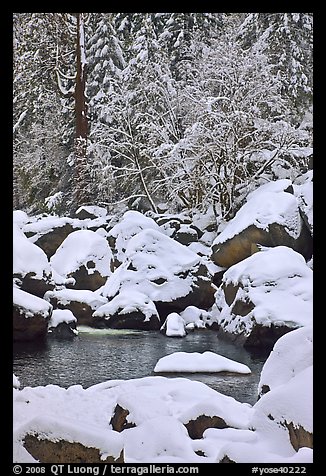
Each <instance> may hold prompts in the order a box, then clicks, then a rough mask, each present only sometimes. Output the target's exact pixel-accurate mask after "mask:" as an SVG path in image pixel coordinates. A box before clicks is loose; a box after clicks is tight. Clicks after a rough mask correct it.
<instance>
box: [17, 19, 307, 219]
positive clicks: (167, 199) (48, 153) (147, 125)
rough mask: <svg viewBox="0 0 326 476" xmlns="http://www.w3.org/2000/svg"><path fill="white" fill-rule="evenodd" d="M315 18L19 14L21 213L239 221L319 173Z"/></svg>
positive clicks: (18, 190)
mask: <svg viewBox="0 0 326 476" xmlns="http://www.w3.org/2000/svg"><path fill="white" fill-rule="evenodd" d="M312 36H313V28H312V14H311V13H71V14H68V13H17V14H14V17H13V38H14V45H13V49H14V71H13V90H14V96H13V117H14V121H13V123H14V126H13V134H14V138H13V152H14V158H13V166H14V185H13V190H14V208H18V209H24V210H25V211H28V212H30V213H42V212H48V213H58V214H64V213H68V212H73V211H75V210H76V209H77V208H78V206H81V205H90V204H95V203H96V204H97V205H100V206H105V207H107V209H109V210H115V209H119V208H121V207H122V208H123V207H126V206H128V207H129V208H135V209H140V210H142V211H147V210H152V211H154V212H156V213H157V212H158V211H159V209H160V206H163V208H164V210H169V211H171V212H173V211H174V212H180V211H186V212H187V213H190V214H191V213H192V212H193V210H199V211H204V212H205V211H207V210H208V209H211V210H213V212H214V214H215V216H216V217H220V218H221V219H226V220H228V219H230V218H232V217H233V216H234V215H235V213H236V212H237V210H238V209H239V208H240V207H241V205H242V204H243V203H244V200H245V198H246V196H247V195H248V193H249V192H250V191H252V190H254V189H255V188H257V187H258V186H259V185H261V184H264V183H265V182H267V181H270V180H277V179H280V178H289V179H291V180H293V179H294V178H296V177H297V176H298V175H301V174H302V173H305V172H306V171H307V170H308V169H309V168H311V167H312Z"/></svg>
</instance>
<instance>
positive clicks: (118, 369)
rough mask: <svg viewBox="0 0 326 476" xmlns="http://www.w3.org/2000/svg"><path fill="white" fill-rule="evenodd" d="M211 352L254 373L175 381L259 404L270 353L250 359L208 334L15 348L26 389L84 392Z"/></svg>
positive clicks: (98, 338)
mask: <svg viewBox="0 0 326 476" xmlns="http://www.w3.org/2000/svg"><path fill="white" fill-rule="evenodd" d="M204 351H211V352H216V353H218V354H221V355H223V356H225V357H228V358H230V359H233V360H236V361H238V362H241V363H243V364H245V365H247V366H248V367H249V368H250V369H251V371H252V373H251V374H250V375H227V374H198V373H196V374H180V373H178V374H173V375H171V374H166V375H167V376H169V377H170V378H173V377H176V376H177V377H180V376H181V377H186V378H190V379H193V380H199V381H201V382H203V383H205V384H206V385H209V386H210V387H212V388H214V389H215V390H217V391H219V392H222V393H224V394H225V395H230V396H233V397H234V398H237V399H238V400H239V401H242V402H247V403H251V404H253V403H255V402H256V400H257V385H258V382H259V376H260V371H261V368H262V365H263V363H264V361H265V360H266V355H263V356H262V355H260V356H259V355H258V356H257V355H251V354H250V353H249V352H247V351H246V350H245V349H243V348H239V347H236V346H235V345H233V344H232V343H230V342H228V341H224V340H221V339H218V338H217V336H216V333H215V332H214V331H209V330H203V331H200V330H198V331H195V332H192V333H190V334H188V335H187V336H186V337H185V338H182V339H179V338H167V337H165V336H163V335H161V334H160V333H158V332H145V331H132V332H130V331H129V332H123V331H120V332H117V331H115V332H112V333H106V334H99V333H89V334H88V333H85V332H82V333H80V334H79V335H78V336H77V337H76V338H75V339H73V340H66V341H62V340H56V339H48V340H47V341H45V342H37V343H36V342H35V343H34V342H27V343H22V342H17V343H15V344H14V360H13V363H14V373H15V374H16V375H17V377H18V378H19V379H20V381H21V384H22V386H37V385H48V384H54V385H60V386H62V387H66V388H67V387H69V386H70V385H75V384H80V385H82V386H83V387H84V388H86V387H89V386H91V385H94V384H97V383H100V382H103V381H105V380H111V379H130V378H139V377H145V376H148V375H155V374H154V373H153V369H154V367H155V365H156V363H157V361H158V360H159V359H160V358H161V357H163V356H165V355H168V354H172V353H173V352H204Z"/></svg>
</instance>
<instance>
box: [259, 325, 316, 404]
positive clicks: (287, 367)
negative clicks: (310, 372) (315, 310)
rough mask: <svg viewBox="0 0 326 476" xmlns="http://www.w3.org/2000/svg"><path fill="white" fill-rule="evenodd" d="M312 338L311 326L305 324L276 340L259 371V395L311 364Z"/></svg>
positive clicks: (286, 380)
mask: <svg viewBox="0 0 326 476" xmlns="http://www.w3.org/2000/svg"><path fill="white" fill-rule="evenodd" d="M312 340H313V332H312V327H311V326H306V327H301V328H300V329H296V330H294V331H292V332H289V333H288V334H286V335H284V336H282V337H281V338H280V339H279V340H278V341H277V342H276V344H275V345H274V348H273V350H272V352H271V353H270V355H269V357H268V359H267V360H266V362H265V364H264V366H263V368H262V371H261V375H260V381H259V384H258V396H259V397H261V396H262V395H263V394H265V393H267V392H269V391H270V390H273V389H274V388H276V387H278V386H279V385H283V384H284V383H286V382H288V381H289V380H290V379H291V378H293V377H294V376H295V375H297V374H298V373H299V372H301V371H302V370H304V369H306V368H307V367H310V366H311V365H312V364H313V342H312Z"/></svg>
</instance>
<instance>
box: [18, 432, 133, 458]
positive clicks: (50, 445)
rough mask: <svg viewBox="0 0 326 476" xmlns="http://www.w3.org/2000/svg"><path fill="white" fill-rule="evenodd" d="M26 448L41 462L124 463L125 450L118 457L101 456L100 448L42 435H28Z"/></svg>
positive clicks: (25, 443) (25, 439) (25, 442)
mask: <svg viewBox="0 0 326 476" xmlns="http://www.w3.org/2000/svg"><path fill="white" fill-rule="evenodd" d="M24 447H25V449H26V450H27V451H28V452H29V453H30V454H31V455H32V456H33V458H35V459H36V460H38V461H39V462H40V463H53V462H54V461H55V463H56V464H57V463H58V464H61V463H62V464H66V463H101V464H102V463H115V464H117V463H124V458H123V452H121V454H120V456H119V457H118V458H114V457H113V456H107V457H106V458H105V459H102V458H101V454H100V451H99V449H98V448H92V447H88V446H85V445H83V444H81V443H78V442H73V443H72V442H70V441H66V440H57V441H51V440H48V439H46V438H44V436H43V435H42V436H41V435H37V434H36V435H26V436H25V438H24Z"/></svg>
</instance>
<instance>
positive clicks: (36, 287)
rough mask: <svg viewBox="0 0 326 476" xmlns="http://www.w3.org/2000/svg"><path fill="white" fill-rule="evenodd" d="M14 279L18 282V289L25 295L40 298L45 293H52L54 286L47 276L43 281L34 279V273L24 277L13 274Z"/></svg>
mask: <svg viewBox="0 0 326 476" xmlns="http://www.w3.org/2000/svg"><path fill="white" fill-rule="evenodd" d="M13 277H14V279H18V280H19V282H20V285H19V287H20V289H22V290H23V291H26V292H27V293H30V294H33V295H34V296H38V297H40V298H42V297H43V296H44V294H45V293H46V292H47V291H52V290H53V288H54V284H52V283H51V281H50V277H49V276H44V277H43V279H40V278H35V273H34V272H31V273H27V274H25V276H20V275H18V274H14V276H13Z"/></svg>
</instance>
